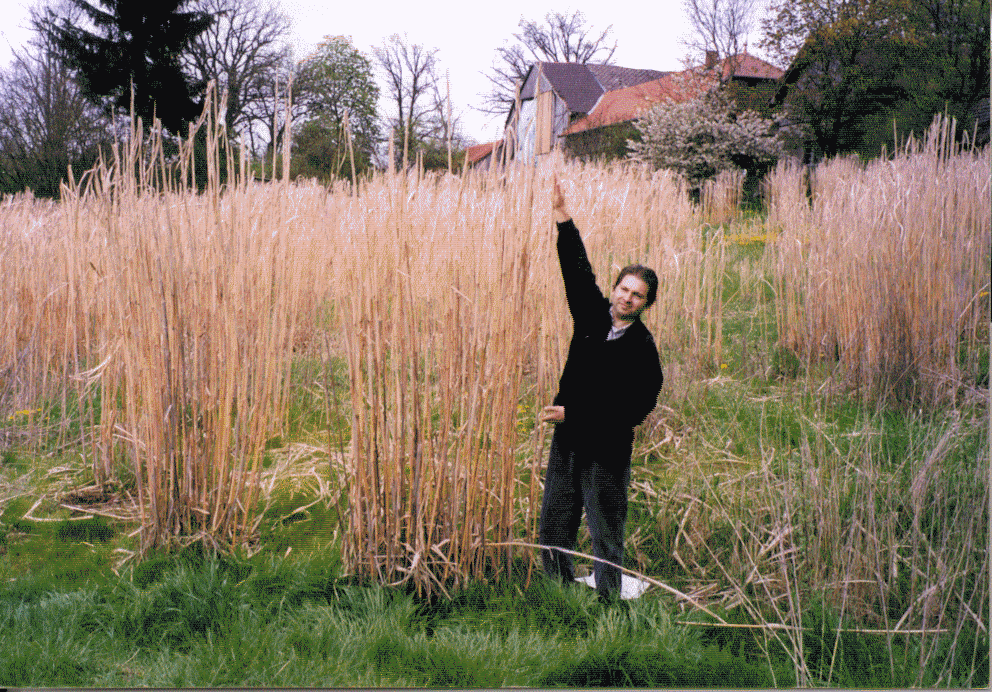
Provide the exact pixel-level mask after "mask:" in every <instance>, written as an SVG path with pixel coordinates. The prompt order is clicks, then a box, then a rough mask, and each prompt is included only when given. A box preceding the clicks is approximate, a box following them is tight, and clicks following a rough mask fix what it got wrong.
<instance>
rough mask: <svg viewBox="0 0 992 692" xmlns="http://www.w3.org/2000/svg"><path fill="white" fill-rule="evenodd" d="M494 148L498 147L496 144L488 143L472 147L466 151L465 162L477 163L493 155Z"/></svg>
mask: <svg viewBox="0 0 992 692" xmlns="http://www.w3.org/2000/svg"><path fill="white" fill-rule="evenodd" d="M494 146H496V142H486V143H485V144H475V145H473V146H470V147H469V148H468V149H466V150H465V161H466V162H467V163H470V164H471V163H476V162H477V161H479V160H480V159H483V158H485V157H486V156H487V155H488V154H489V153H491V152H492V150H493V147H494Z"/></svg>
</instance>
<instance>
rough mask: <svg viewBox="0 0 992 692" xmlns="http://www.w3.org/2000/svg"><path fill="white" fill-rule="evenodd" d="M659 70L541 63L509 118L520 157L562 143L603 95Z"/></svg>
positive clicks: (659, 74) (509, 135)
mask: <svg viewBox="0 0 992 692" xmlns="http://www.w3.org/2000/svg"><path fill="white" fill-rule="evenodd" d="M665 74H666V73H665V72H661V71H659V70H637V69H632V68H628V67H617V66H615V65H593V64H588V63H558V62H539V63H535V64H533V65H532V66H531V68H530V69H529V70H528V71H527V74H526V76H525V77H524V80H523V83H522V85H521V87H520V98H519V104H520V106H519V112H518V111H517V106H516V105H514V106H513V107H511V109H510V113H509V115H508V116H507V119H506V138H505V139H506V141H507V142H508V143H509V144H510V145H511V146H512V147H513V152H514V156H515V158H517V159H522V160H524V161H533V160H536V158H537V157H539V156H542V155H544V154H547V153H549V152H550V151H551V150H552V149H553V148H555V147H557V146H559V144H560V140H561V137H562V135H563V134H564V132H565V130H566V129H568V127H569V125H571V124H572V122H573V121H574V120H576V119H577V118H579V117H582V116H583V115H586V114H587V113H589V112H590V111H591V110H592V109H593V107H594V106H595V105H596V103H597V102H598V101H599V99H600V98H601V97H602V96H603V94H605V93H608V92H610V91H615V90H617V89H623V88H627V87H631V86H636V85H638V84H643V83H644V82H649V81H652V80H655V79H659V78H660V77H663V76H664V75H665Z"/></svg>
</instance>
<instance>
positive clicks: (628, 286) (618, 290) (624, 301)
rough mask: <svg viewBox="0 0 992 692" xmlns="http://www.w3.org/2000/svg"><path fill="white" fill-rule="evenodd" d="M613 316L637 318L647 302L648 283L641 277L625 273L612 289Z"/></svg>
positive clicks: (629, 319)
mask: <svg viewBox="0 0 992 692" xmlns="http://www.w3.org/2000/svg"><path fill="white" fill-rule="evenodd" d="M611 302H612V303H613V316H614V317H616V318H617V319H621V320H624V321H627V322H629V321H631V320H633V319H635V318H637V316H638V315H640V314H641V313H642V312H644V308H645V307H647V303H648V285H647V284H646V283H645V282H644V280H643V279H641V278H638V277H637V276H634V275H633V274H627V276H625V277H623V278H622V279H621V280H620V283H618V284H617V285H616V287H615V288H614V289H613V295H612V300H611Z"/></svg>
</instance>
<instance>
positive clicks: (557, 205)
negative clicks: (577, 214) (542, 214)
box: [551, 176, 572, 223]
mask: <svg viewBox="0 0 992 692" xmlns="http://www.w3.org/2000/svg"><path fill="white" fill-rule="evenodd" d="M551 211H552V212H553V213H554V217H555V221H556V222H557V223H564V222H566V221H568V220H569V219H570V218H572V217H571V216H569V214H568V212H567V211H566V210H565V195H564V194H562V191H561V185H560V184H559V183H558V177H557V176H556V177H555V191H554V196H553V197H552V198H551Z"/></svg>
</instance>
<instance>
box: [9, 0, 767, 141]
mask: <svg viewBox="0 0 992 692" xmlns="http://www.w3.org/2000/svg"><path fill="white" fill-rule="evenodd" d="M147 1H150V2H154V1H155V0H147ZM32 4H34V0H0V17H2V19H0V27H2V28H0V34H2V35H0V63H2V64H3V65H7V64H8V62H9V61H10V57H11V46H13V47H18V46H20V45H21V44H23V42H24V41H25V40H26V39H27V37H28V36H29V34H28V31H27V30H26V28H25V26H26V23H27V22H26V17H27V8H28V7H29V6H31V5H32ZM280 5H281V7H282V9H283V11H284V12H285V13H286V14H287V15H289V17H290V18H291V19H292V20H293V28H294V37H295V42H296V54H297V56H298V57H303V56H305V55H306V54H307V53H309V52H310V51H311V50H312V49H313V48H314V47H315V46H316V45H317V44H318V43H319V42H320V40H321V38H322V37H323V36H327V35H331V36H336V35H345V36H351V37H352V41H353V42H354V45H355V46H356V47H357V48H358V49H359V50H361V51H363V52H365V53H366V54H369V56H370V57H371V52H370V49H371V47H372V46H378V45H382V42H383V39H385V38H386V37H388V36H390V35H391V34H400V35H403V34H406V36H407V37H408V39H409V40H410V41H411V42H412V43H421V44H423V45H424V46H426V47H433V48H437V49H438V58H439V59H440V62H441V67H442V69H443V70H444V69H446V70H448V72H449V74H450V77H451V94H452V101H453V107H454V109H455V112H456V113H460V114H461V117H462V123H463V131H464V133H465V134H466V135H468V136H469V137H471V138H473V139H475V140H477V141H480V142H482V141H489V140H492V139H496V138H498V137H499V136H500V132H501V123H500V122H498V121H496V120H493V119H492V118H490V117H489V116H486V115H483V114H481V113H478V112H477V111H475V110H474V109H473V106H479V105H481V103H482V97H481V96H480V94H482V93H485V92H486V91H488V81H487V80H486V78H485V76H483V74H482V73H484V72H488V71H489V68H490V67H491V65H492V64H493V58H494V57H495V53H496V49H497V48H498V47H500V46H501V45H503V43H504V42H507V41H511V40H512V36H513V33H514V32H516V31H518V23H519V21H520V19H521V17H523V18H525V19H528V20H534V21H541V20H543V18H544V16H545V15H546V14H547V13H548V12H550V11H553V10H560V11H563V12H565V13H568V14H570V13H571V12H572V11H573V10H579V11H581V12H582V13H583V14H584V15H585V17H586V19H587V25H588V26H590V27H592V29H593V30H594V31H595V33H596V34H597V35H598V33H599V32H600V31H602V30H603V29H605V28H606V27H608V26H611V25H612V27H613V31H612V35H611V40H612V41H615V42H616V44H617V51H616V53H615V54H614V63H615V64H617V65H621V66H623V67H634V68H650V69H656V70H676V69H679V68H680V67H681V66H682V60H683V58H684V57H685V53H686V50H685V47H684V46H683V44H682V42H681V39H682V38H683V37H684V36H685V35H686V32H687V27H686V24H685V21H684V16H683V11H682V0H653V1H652V0H599V2H582V3H576V4H572V5H567V6H563V5H561V4H553V3H551V2H547V1H546V0H526V1H524V0H502V1H501V2H496V3H491V4H484V3H481V2H480V3H471V2H465V0H461V1H460V2H451V1H450V0H444V1H442V2H435V3H416V2H410V1H409V0H406V1H405V2H399V1H398V0H357V1H356V0H352V1H350V2H326V1H319V0H282V1H281V3H280ZM754 41H756V39H752V43H753V42H754ZM751 52H757V51H756V50H754V49H753V48H752V50H751Z"/></svg>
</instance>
